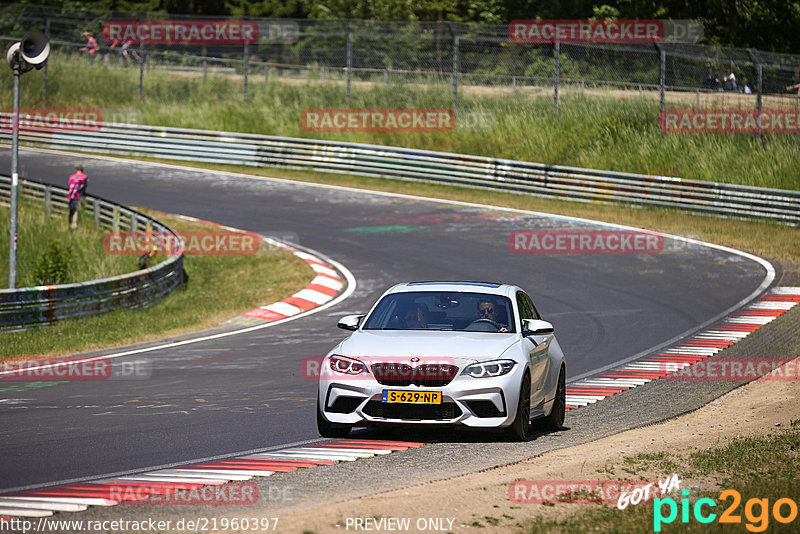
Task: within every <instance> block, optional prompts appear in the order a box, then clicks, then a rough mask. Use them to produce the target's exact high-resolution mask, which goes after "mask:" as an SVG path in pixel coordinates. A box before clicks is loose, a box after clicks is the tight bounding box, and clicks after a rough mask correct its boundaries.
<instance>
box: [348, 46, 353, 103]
mask: <svg viewBox="0 0 800 534" xmlns="http://www.w3.org/2000/svg"><path fill="white" fill-rule="evenodd" d="M352 77H353V32H351V31H348V32H347V107H350V79H351V78H352Z"/></svg>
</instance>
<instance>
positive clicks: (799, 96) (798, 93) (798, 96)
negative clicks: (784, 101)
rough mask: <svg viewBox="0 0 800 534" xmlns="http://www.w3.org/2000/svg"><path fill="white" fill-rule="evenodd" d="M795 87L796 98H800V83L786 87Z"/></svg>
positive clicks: (793, 88) (790, 89)
mask: <svg viewBox="0 0 800 534" xmlns="http://www.w3.org/2000/svg"><path fill="white" fill-rule="evenodd" d="M795 89H797V98H798V99H800V83H796V84H794V85H790V86H788V87H786V90H787V91H794V90H795Z"/></svg>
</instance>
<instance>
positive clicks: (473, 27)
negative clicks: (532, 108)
mask: <svg viewBox="0 0 800 534" xmlns="http://www.w3.org/2000/svg"><path fill="white" fill-rule="evenodd" d="M165 19H170V20H201V19H203V17H199V16H186V15H165V14H163V13H130V12H114V11H102V12H101V11H90V10H88V9H82V8H77V7H62V8H54V7H44V6H22V5H15V4H6V5H2V6H0V40H4V41H5V42H7V43H8V44H9V45H10V44H11V42H14V41H16V40H18V39H19V37H20V36H21V35H22V33H24V31H26V30H30V29H39V30H42V31H44V32H45V33H46V34H47V35H48V36H49V37H50V40H51V44H52V46H53V49H54V51H55V52H57V53H63V54H71V55H77V54H85V55H87V58H88V57H91V61H102V62H117V61H120V62H124V63H126V64H128V65H130V66H131V67H132V68H138V69H139V92H140V96H145V94H146V91H145V87H146V84H145V80H146V77H147V73H148V71H150V70H152V69H168V70H170V71H172V72H175V73H178V72H183V73H185V75H187V76H188V75H193V76H197V77H201V76H202V77H203V79H205V78H207V77H209V76H212V75H236V76H241V77H242V80H243V82H244V83H243V92H244V97H245V98H246V97H247V92H248V90H252V89H253V84H255V83H269V80H270V79H273V80H275V79H277V80H282V81H287V82H289V81H292V80H320V81H328V82H331V83H341V84H342V85H343V86H345V90H344V91H343V93H344V98H343V100H344V101H343V102H342V104H343V105H349V100H350V95H351V90H352V89H353V88H363V89H369V88H370V87H371V86H372V85H370V84H387V85H388V84H391V83H405V84H409V83H413V84H419V85H421V86H427V87H430V88H432V89H434V90H436V91H439V90H441V91H442V93H441V94H442V99H443V102H446V103H447V104H449V105H450V106H451V107H452V108H453V109H457V107H458V98H459V94H464V93H466V92H479V93H480V94H497V95H498V96H502V95H504V94H508V93H513V92H516V91H527V92H530V93H532V94H537V93H541V94H544V95H552V98H553V109H554V112H556V113H557V111H558V106H559V100H560V98H562V97H564V96H565V95H580V96H583V97H615V98H623V97H635V98H639V99H641V100H643V101H648V102H652V103H653V104H654V105H656V104H658V105H660V107H661V109H662V110H663V109H665V108H667V109H670V108H679V109H681V108H697V109H710V108H715V109H719V108H722V109H730V108H746V109H757V110H760V109H762V108H764V109H798V107H800V96H799V95H798V89H797V88H795V89H793V90H789V89H787V87H789V86H793V85H795V84H798V83H800V55H793V54H778V53H770V52H764V51H758V50H750V49H737V48H725V47H712V46H705V45H699V44H680V43H663V44H655V45H647V44H645V45H641V44H598V43H534V44H530V43H517V42H512V41H511V40H510V39H509V37H508V26H506V25H487V24H468V23H451V22H379V21H354V20H294V19H250V20H252V21H254V22H255V23H257V24H258V27H259V38H258V42H254V43H250V44H246V45H222V44H203V45H200V44H174V45H133V46H132V47H131V48H130V49H128V54H127V57H125V54H123V53H121V46H115V45H114V43H108V42H105V41H104V39H103V35H102V30H103V26H104V24H105V23H107V22H108V21H111V20H165ZM207 19H208V20H219V19H221V17H207ZM84 31H91V32H93V33H94V35H95V36H96V38H97V40H98V44H99V50H98V51H97V52H96V53H95V54H91V55H89V54H88V53H87V52H86V51H81V50H80V49H81V47H85V46H86V40H85V39H84V38H83V37H82V34H83V32H84ZM112 45H114V46H112ZM709 69H711V70H709ZM729 69H730V71H731V72H732V73H733V74H734V75H735V78H736V80H735V84H734V83H725V82H724V77H725V76H726V74H727V71H728V70H729ZM707 78H708V79H707ZM43 83H44V84H45V93H46V89H47V84H48V77H47V71H46V69H45V76H44V82H43Z"/></svg>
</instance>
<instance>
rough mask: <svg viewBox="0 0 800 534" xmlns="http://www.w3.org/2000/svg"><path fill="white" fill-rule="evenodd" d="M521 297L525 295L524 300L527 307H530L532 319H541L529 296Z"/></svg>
mask: <svg viewBox="0 0 800 534" xmlns="http://www.w3.org/2000/svg"><path fill="white" fill-rule="evenodd" d="M523 295H525V300H527V301H528V306H530V308H531V312H533V318H534V319H541V318H542V316H541V315H539V310H537V309H536V306H534V305H533V301H532V300H531V297H530V295H528V294H527V293H523Z"/></svg>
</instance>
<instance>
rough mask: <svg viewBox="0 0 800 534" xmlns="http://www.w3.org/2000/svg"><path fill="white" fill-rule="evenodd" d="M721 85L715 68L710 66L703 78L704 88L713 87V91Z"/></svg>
mask: <svg viewBox="0 0 800 534" xmlns="http://www.w3.org/2000/svg"><path fill="white" fill-rule="evenodd" d="M717 87H719V78H717V76H716V75H715V74H714V69H713V68H712V67H708V74H706V77H705V79H704V80H703V89H711V90H712V91H713V90H715V89H717Z"/></svg>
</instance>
